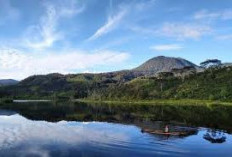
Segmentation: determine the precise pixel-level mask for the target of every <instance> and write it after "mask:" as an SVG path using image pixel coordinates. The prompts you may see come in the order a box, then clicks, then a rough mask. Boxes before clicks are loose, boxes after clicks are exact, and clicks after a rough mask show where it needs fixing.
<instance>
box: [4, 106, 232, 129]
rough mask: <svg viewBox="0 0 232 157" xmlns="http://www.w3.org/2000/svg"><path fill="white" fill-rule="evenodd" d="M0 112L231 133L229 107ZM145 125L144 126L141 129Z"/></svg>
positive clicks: (38, 108) (52, 119)
mask: <svg viewBox="0 0 232 157" xmlns="http://www.w3.org/2000/svg"><path fill="white" fill-rule="evenodd" d="M0 108H1V109H7V110H12V111H16V112H18V113H20V114H21V115H23V116H24V117H27V118H28V119H32V120H46V121H50V122H57V121H61V120H68V121H103V122H116V123H124V124H136V125H138V126H141V128H144V127H151V126H155V124H150V123H153V122H157V121H161V122H163V123H162V124H163V126H160V127H164V126H165V125H170V124H175V125H176V126H191V127H193V126H194V127H206V128H212V129H218V130H225V131H227V132H228V133H231V132H232V121H231V119H232V114H231V113H232V106H225V105H223V106H221V105H212V106H205V105H203V106H201V105H134V104H124V105H123V104H122V105H119V104H117V105H114V104H84V103H71V102H60V103H50V102H43V103H41V102H40V103H36V102H31V103H14V104H2V105H0ZM146 124H147V126H145V125H146Z"/></svg>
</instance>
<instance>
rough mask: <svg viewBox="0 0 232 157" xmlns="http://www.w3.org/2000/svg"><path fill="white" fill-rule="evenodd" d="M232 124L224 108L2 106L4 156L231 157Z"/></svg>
mask: <svg viewBox="0 0 232 157" xmlns="http://www.w3.org/2000/svg"><path fill="white" fill-rule="evenodd" d="M231 119H232V107H230V106H219V105H213V106H200V105H199V106H196V105H194V106H191V105H181V106H180V105H178V106H175V105H150V106H149V105H132V104H128V105H109V104H84V103H69V102H61V103H51V102H38V103H36V102H27V103H24V102H21V103H13V104H1V105H0V156H1V157H3V156H13V157H14V156H17V157H20V156H22V157H24V156H36V157H38V156H39V157H40V156H41V157H50V156H52V157H53V156H54V157H59V156H64V157H65V156H73V157H74V156H75V157H76V156H80V157H110V156H113V157H118V156H120V157H124V156H129V157H143V156H144V157H146V156H147V157H154V156H194V157H195V156H215V157H216V156H217V157H218V156H223V157H224V156H228V157H230V156H231V154H232V135H231V133H232V120H231ZM166 125H167V126H168V127H169V129H170V131H173V132H185V133H186V134H184V135H179V136H169V135H163V134H159V131H160V130H163V129H164V128H165V126H166ZM142 130H153V131H154V132H157V131H158V134H157V133H149V132H146V131H145V132H143V131H142Z"/></svg>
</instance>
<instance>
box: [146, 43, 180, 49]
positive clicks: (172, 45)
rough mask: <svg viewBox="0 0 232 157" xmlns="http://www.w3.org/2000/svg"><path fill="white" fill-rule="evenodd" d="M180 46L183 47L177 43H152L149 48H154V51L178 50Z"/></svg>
mask: <svg viewBox="0 0 232 157" xmlns="http://www.w3.org/2000/svg"><path fill="white" fill-rule="evenodd" d="M182 48H183V47H182V46H181V45H178V44H166V45H154V46H151V47H150V49H151V50H155V51H170V50H180V49H182Z"/></svg>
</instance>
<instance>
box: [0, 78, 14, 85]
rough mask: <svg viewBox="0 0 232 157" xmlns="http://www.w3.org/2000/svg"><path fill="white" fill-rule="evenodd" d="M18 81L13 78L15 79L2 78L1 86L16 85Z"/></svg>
mask: <svg viewBox="0 0 232 157" xmlns="http://www.w3.org/2000/svg"><path fill="white" fill-rule="evenodd" d="M17 83H18V81H16V80H13V79H3V80H0V86H8V85H15V84H17Z"/></svg>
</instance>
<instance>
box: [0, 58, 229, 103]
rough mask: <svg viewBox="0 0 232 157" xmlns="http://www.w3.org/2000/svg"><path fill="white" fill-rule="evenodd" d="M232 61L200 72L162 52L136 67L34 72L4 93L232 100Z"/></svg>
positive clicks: (21, 96) (2, 92)
mask: <svg viewBox="0 0 232 157" xmlns="http://www.w3.org/2000/svg"><path fill="white" fill-rule="evenodd" d="M229 65H230V64H226V66H220V67H216V68H210V69H204V70H202V71H201V72H198V71H196V70H195V69H200V67H198V66H197V65H195V64H193V63H191V62H189V61H187V60H185V59H182V58H173V57H164V56H159V57H155V58H152V59H150V60H148V61H147V62H145V63H144V64H142V65H141V66H139V67H137V68H135V69H132V70H122V71H116V72H108V73H98V74H91V73H84V74H69V75H62V74H57V73H54V74H48V75H34V76H30V77H28V78H26V79H24V80H22V81H20V82H19V83H17V84H15V85H13V86H4V87H0V97H14V98H16V99H17V98H19V99H39V98H44V99H53V98H58V99H60V98H61V99H63V98H75V99H81V98H88V99H97V100H136V99H139V100H144V99H146V100H152V99H170V98H171V99H186V98H187V99H210V100H225V101H232V95H231V94H230V93H232V80H231V77H232V67H231V66H229ZM173 69H174V70H173ZM159 72H164V73H159ZM165 72H168V73H165ZM156 74H158V75H156ZM186 74H187V75H186Z"/></svg>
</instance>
